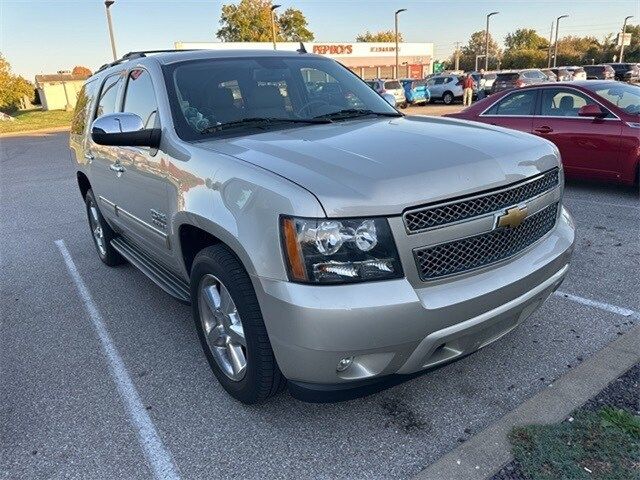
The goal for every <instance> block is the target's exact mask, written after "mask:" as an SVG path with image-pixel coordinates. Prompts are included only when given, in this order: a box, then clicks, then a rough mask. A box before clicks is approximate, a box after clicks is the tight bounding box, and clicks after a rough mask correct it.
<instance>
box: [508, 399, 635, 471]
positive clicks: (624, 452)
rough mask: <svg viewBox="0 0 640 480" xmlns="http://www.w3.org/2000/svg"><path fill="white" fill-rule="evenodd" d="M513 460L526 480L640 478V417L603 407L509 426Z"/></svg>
mask: <svg viewBox="0 0 640 480" xmlns="http://www.w3.org/2000/svg"><path fill="white" fill-rule="evenodd" d="M509 438H510V440H511V444H512V450H513V454H514V457H515V459H516V460H517V461H518V462H519V464H520V466H521V469H522V472H523V473H524V474H525V476H526V477H527V478H528V479H531V480H581V479H590V480H634V479H635V480H640V416H637V415H633V414H631V413H629V412H627V411H625V410H621V409H616V408H612V407H603V408H602V409H600V410H598V411H596V412H590V411H586V410H578V411H577V412H576V413H575V414H574V416H573V421H571V422H569V421H568V420H566V421H564V422H561V423H557V424H553V425H528V426H525V427H517V428H514V429H513V431H512V432H511V434H510V435H509Z"/></svg>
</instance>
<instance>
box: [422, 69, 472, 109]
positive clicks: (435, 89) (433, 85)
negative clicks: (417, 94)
mask: <svg viewBox="0 0 640 480" xmlns="http://www.w3.org/2000/svg"><path fill="white" fill-rule="evenodd" d="M463 79H464V77H462V76H460V75H437V76H434V77H431V78H430V79H429V80H427V88H428V89H429V92H431V100H432V101H433V100H441V101H443V102H444V103H445V104H447V105H450V104H452V103H453V102H454V101H456V100H462V95H463V94H464V88H463V86H462V85H463V83H462V82H463Z"/></svg>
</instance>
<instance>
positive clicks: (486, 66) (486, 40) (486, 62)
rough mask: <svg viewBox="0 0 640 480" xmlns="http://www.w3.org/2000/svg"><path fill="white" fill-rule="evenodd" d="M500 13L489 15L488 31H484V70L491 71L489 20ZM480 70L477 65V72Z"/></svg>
mask: <svg viewBox="0 0 640 480" xmlns="http://www.w3.org/2000/svg"><path fill="white" fill-rule="evenodd" d="M499 13H500V12H491V13H490V14H489V15H487V29H486V30H485V31H484V70H485V71H487V70H489V18H491V17H492V16H493V15H497V14H499ZM477 69H478V67H477V65H476V70H477Z"/></svg>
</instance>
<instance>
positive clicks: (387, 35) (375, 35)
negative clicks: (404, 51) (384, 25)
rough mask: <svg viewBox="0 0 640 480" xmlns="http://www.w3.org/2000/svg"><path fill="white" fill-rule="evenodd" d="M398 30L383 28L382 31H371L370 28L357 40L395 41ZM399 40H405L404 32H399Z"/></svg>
mask: <svg viewBox="0 0 640 480" xmlns="http://www.w3.org/2000/svg"><path fill="white" fill-rule="evenodd" d="M395 41H396V32H395V31H394V30H382V31H380V32H370V31H369V30H367V31H365V32H364V33H361V34H360V35H358V36H357V37H356V42H395ZM398 41H399V42H403V41H404V40H403V38H402V33H401V32H398Z"/></svg>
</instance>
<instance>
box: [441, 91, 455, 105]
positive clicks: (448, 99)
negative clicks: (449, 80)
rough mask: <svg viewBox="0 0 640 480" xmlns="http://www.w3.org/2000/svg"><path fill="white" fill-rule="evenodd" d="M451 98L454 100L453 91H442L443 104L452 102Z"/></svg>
mask: <svg viewBox="0 0 640 480" xmlns="http://www.w3.org/2000/svg"><path fill="white" fill-rule="evenodd" d="M453 100H454V97H453V93H451V92H444V95H443V96H442V101H443V102H444V104H445V105H451V104H452V103H453Z"/></svg>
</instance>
